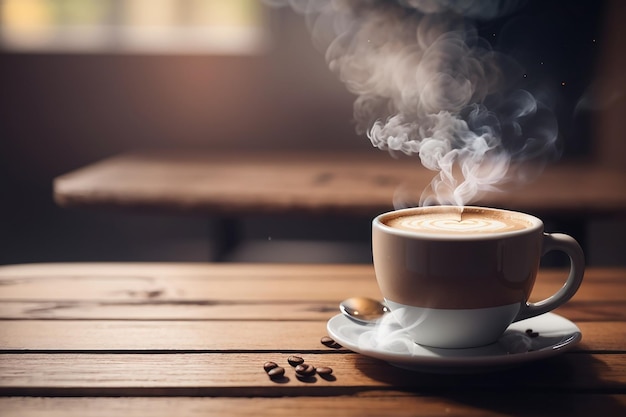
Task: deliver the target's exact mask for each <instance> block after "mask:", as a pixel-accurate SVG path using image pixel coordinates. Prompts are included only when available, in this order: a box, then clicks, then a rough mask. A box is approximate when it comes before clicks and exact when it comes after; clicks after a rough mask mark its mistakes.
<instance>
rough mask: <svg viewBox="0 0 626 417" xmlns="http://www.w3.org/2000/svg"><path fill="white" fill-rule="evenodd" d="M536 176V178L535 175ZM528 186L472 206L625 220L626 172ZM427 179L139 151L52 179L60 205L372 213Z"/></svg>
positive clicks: (550, 174)
mask: <svg viewBox="0 0 626 417" xmlns="http://www.w3.org/2000/svg"><path fill="white" fill-rule="evenodd" d="M540 172H541V174H540V175H538V173H540ZM525 175H526V176H527V177H533V176H536V175H538V177H537V178H536V179H535V180H534V181H530V182H528V183H526V184H520V183H518V184H517V185H515V186H510V187H509V191H508V192H502V193H492V194H488V195H486V196H485V197H484V198H483V199H481V200H480V201H479V202H477V203H478V204H480V205H487V206H494V207H501V208H511V209H515V210H522V211H529V212H533V213H538V214H551V213H558V214H559V215H561V216H562V215H566V214H568V213H569V214H572V215H581V214H584V215H589V214H592V215H593V214H595V215H606V214H622V215H623V214H624V213H626V186H625V184H626V170H623V169H622V170H617V169H610V168H606V167H602V166H598V165H591V164H583V163H579V164H572V163H569V164H559V165H555V166H552V167H549V168H547V169H546V170H545V171H543V172H542V170H539V169H537V168H536V167H530V168H528V169H527V170H526V172H525ZM433 177H434V173H433V171H429V170H427V169H425V168H423V167H422V166H421V165H420V163H419V159H417V158H407V157H405V158H399V159H394V158H392V157H390V156H389V155H388V154H387V153H386V152H382V151H378V150H372V151H371V152H358V153H354V152H352V153H347V152H345V151H343V152H333V153H331V152H309V153H305V152H275V153H269V152H237V153H224V152H210V151H195V152H191V151H143V152H134V153H127V154H122V155H120V156H116V157H112V158H109V159H105V160H103V161H101V162H98V163H95V164H93V165H90V166H87V167H85V168H82V169H79V170H77V171H73V172H70V173H68V174H65V175H62V176H60V177H57V178H56V179H55V181H54V198H55V200H56V201H57V203H58V204H60V205H61V206H65V207H94V208H121V209H137V210H142V209H143V210H151V211H155V210H160V211H169V212H177V213H201V214H206V213H222V214H224V213H225V214H234V213H265V212H295V211H297V212H312V213H320V212H324V213H328V212H334V213H347V214H363V215H367V216H372V215H374V214H377V213H380V212H383V211H388V210H389V209H391V208H393V204H394V203H393V202H394V199H395V201H398V202H400V204H404V205H409V206H412V205H416V204H417V202H419V197H420V195H421V193H422V191H423V190H424V189H425V188H426V187H427V186H428V185H429V184H430V182H431V180H432V178H433Z"/></svg>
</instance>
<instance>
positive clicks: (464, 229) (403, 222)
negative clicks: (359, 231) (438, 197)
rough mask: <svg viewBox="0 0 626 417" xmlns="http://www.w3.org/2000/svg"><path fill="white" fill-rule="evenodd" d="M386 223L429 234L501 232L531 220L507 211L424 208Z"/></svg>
mask: <svg viewBox="0 0 626 417" xmlns="http://www.w3.org/2000/svg"><path fill="white" fill-rule="evenodd" d="M384 223H385V224H386V225H387V226H390V227H393V228H396V229H400V230H406V231H410V232H420V233H432V234H462V235H471V234H482V233H505V232H512V231H516V230H523V229H527V228H529V227H531V226H532V223H531V222H529V221H528V220H526V219H524V218H523V217H521V216H515V215H512V214H510V213H505V212H497V211H482V210H464V211H463V212H462V213H460V212H457V211H447V212H446V211H444V212H424V213H417V214H407V215H398V216H396V217H392V218H389V219H386V220H385V221H384Z"/></svg>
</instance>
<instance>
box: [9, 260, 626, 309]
mask: <svg viewBox="0 0 626 417" xmlns="http://www.w3.org/2000/svg"><path fill="white" fill-rule="evenodd" d="M564 280H565V272H564V271H563V270H552V269H544V270H541V271H540V272H539V276H538V278H537V282H536V285H535V290H534V292H533V297H532V298H533V299H534V300H537V299H540V298H545V297H548V296H549V295H551V294H553V293H554V292H556V291H557V290H558V289H559V288H560V286H562V284H563V282H564ZM294 289H296V290H294ZM354 295H363V296H368V297H374V298H380V297H381V295H380V291H379V290H378V286H377V284H376V278H375V275H374V270H373V267H372V266H371V265H267V264H168V263H163V264H158V263H147V264H133V263H130V264H116V263H111V264H101V263H93V264H92V263H84V264H80V263H79V264H33V265H11V266H2V267H0V301H1V300H24V301H35V300H55V301H72V300H97V301H144V300H145V301H150V302H154V301H158V302H161V301H173V300H181V301H194V302H196V301H202V302H205V303H209V302H212V301H223V300H229V301H234V300H238V301H257V300H272V301H281V302H283V301H291V302H293V301H301V302H312V301H323V302H339V301H340V300H342V299H343V298H346V297H350V296H354ZM573 300H576V301H590V300H595V301H606V302H612V301H626V269H623V268H605V269H598V268H593V269H590V270H589V271H587V274H586V278H585V280H584V281H583V285H582V286H581V289H580V291H579V292H578V293H577V294H576V295H575V296H574V298H573Z"/></svg>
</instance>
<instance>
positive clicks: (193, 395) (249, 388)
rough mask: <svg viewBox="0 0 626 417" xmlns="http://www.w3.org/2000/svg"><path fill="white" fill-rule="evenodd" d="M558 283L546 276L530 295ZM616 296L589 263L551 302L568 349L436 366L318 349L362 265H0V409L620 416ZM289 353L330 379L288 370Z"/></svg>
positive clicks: (357, 287) (621, 323)
mask: <svg viewBox="0 0 626 417" xmlns="http://www.w3.org/2000/svg"><path fill="white" fill-rule="evenodd" d="M563 280H564V271H563V270H549V269H545V270H541V271H540V274H539V277H538V279H537V283H536V288H535V292H534V297H535V298H537V299H539V298H543V297H546V296H548V295H550V294H551V293H553V292H555V291H556V290H557V289H558V288H559V287H560V286H561V285H562V283H563ZM625 290H626V270H624V269H621V268H604V269H596V268H590V269H589V270H588V271H587V273H586V277H585V281H584V283H583V285H582V286H581V288H580V290H579V292H578V293H577V294H576V295H575V297H574V298H573V299H572V300H571V301H570V302H568V303H567V304H566V305H564V306H563V307H561V308H559V309H558V310H557V313H558V314H561V315H563V316H565V317H567V318H569V319H571V320H573V321H574V322H575V323H576V324H577V325H578V326H579V327H580V329H581V331H582V333H583V340H582V342H581V343H580V344H579V345H577V346H576V347H574V349H573V350H571V351H569V352H566V353H564V354H562V355H558V356H555V357H553V358H549V359H545V360H541V361H536V362H531V363H527V364H523V365H522V366H518V367H514V368H512V369H506V370H491V371H492V372H487V373H479V374H458V373H457V374H453V375H445V374H443V375H440V374H429V373H424V372H411V371H406V370H403V369H399V368H396V367H393V366H391V365H389V364H387V363H385V362H382V361H379V360H376V359H373V358H369V357H367V356H364V355H360V354H356V353H353V352H350V351H349V350H347V349H345V348H338V349H337V348H329V347H327V346H324V345H322V344H321V342H320V338H321V337H322V336H324V335H325V334H326V322H327V320H328V319H329V318H330V317H331V316H333V315H334V314H337V312H338V310H337V303H338V301H339V300H341V299H343V298H345V297H347V296H350V295H354V294H356V293H357V292H358V293H360V294H364V295H368V296H372V297H380V294H379V292H378V288H377V286H376V281H375V278H374V273H373V269H372V267H371V266H368V265H269V264H246V265H238V264H88V263H87V264H32V265H13V266H0V414H1V415H2V416H5V415H7V416H14V415H20V416H22V415H23V416H37V415H52V416H54V415H63V416H72V415H78V414H80V415H86V416H90V415H94V416H98V415H105V414H106V415H118V414H119V415H129V416H133V415H138V414H141V415H145V414H154V415H191V416H194V415H199V414H202V415H207V414H215V415H223V414H226V415H234V416H238V415H250V414H254V415H271V416H281V415H294V414H297V415H302V416H317V415H328V414H329V413H332V414H333V415H346V416H355V415H359V416H363V415H366V416H367V415H372V416H378V415H385V414H393V415H411V416H414V415H434V416H439V415H441V416H444V415H445V416H449V415H453V416H455V415H456V416H469V417H478V416H501V415H533V416H534V415H568V416H587V415H594V413H595V414H598V415H607V416H612V415H623V414H625V412H626V320H625V319H626V314H625V313H626V291H625ZM293 354H298V355H301V356H302V357H304V358H305V360H306V361H307V362H308V363H311V364H313V365H316V366H321V365H327V366H331V367H332V368H333V369H334V372H333V377H332V378H330V379H323V378H321V377H319V376H316V377H314V378H311V379H308V380H301V379H299V378H297V377H296V376H295V373H294V370H293V368H292V367H291V366H289V365H288V364H287V357H288V356H289V355H293ZM266 361H276V362H277V363H279V364H280V365H283V366H285V367H286V368H287V374H286V377H285V378H284V379H282V380H279V381H272V380H270V379H269V378H268V377H267V375H266V373H265V371H264V370H263V368H262V365H263V363H265V362H266ZM68 397H74V398H68ZM112 397H115V398H112Z"/></svg>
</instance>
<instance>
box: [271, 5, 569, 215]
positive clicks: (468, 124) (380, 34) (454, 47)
mask: <svg viewBox="0 0 626 417" xmlns="http://www.w3.org/2000/svg"><path fill="white" fill-rule="evenodd" d="M266 3H269V4H286V3H288V4H290V5H291V6H292V7H293V9H294V10H295V11H296V12H299V13H302V14H303V15H304V16H305V20H306V23H307V25H308V27H309V30H310V31H311V33H312V35H313V41H314V44H315V45H316V46H317V47H318V48H320V49H322V50H323V51H325V56H326V60H327V62H328V65H329V67H330V69H331V70H332V71H333V72H335V73H336V74H337V75H338V76H339V78H340V80H341V81H343V82H344V83H345V85H346V87H347V89H348V90H349V91H350V92H351V93H354V94H355V95H356V96H357V97H356V100H355V102H354V118H355V121H356V127H357V131H358V132H359V133H361V134H365V135H366V136H367V137H368V138H369V140H370V141H371V143H372V145H373V146H374V147H376V148H378V149H381V150H385V151H388V152H390V153H391V154H392V155H394V156H401V155H409V156H415V157H418V158H419V160H420V162H421V164H422V165H423V166H424V167H426V168H427V169H429V170H432V171H434V172H435V176H434V178H433V180H432V182H431V184H430V186H429V187H428V188H427V189H426V190H424V191H423V193H422V194H421V197H420V201H419V204H420V205H437V204H455V205H461V206H462V205H466V204H468V203H470V202H473V201H476V200H477V199H479V198H480V197H481V196H483V195H484V193H486V192H494V191H499V190H501V188H502V186H503V185H505V184H507V183H510V182H513V181H517V180H520V179H528V172H533V171H534V173H535V175H536V173H537V172H539V171H540V170H538V168H541V167H542V166H543V164H544V163H545V162H546V161H547V160H548V159H550V158H551V157H554V156H556V155H557V154H558V152H557V149H556V141H557V130H558V129H557V125H556V119H555V118H554V116H553V114H552V112H550V111H549V109H547V108H546V107H545V106H543V105H542V103H541V102H540V101H538V100H537V99H536V98H535V97H533V95H532V94H531V93H529V92H528V91H525V90H523V89H520V88H519V85H518V84H519V82H516V80H518V81H520V80H522V79H523V78H522V73H523V71H522V70H521V69H520V68H519V67H518V66H517V64H516V63H515V62H513V61H512V60H511V59H509V58H507V57H506V56H505V55H503V54H501V53H498V52H496V51H494V50H493V49H492V48H491V47H490V45H489V44H488V43H487V42H486V41H485V40H484V39H481V38H480V37H479V36H478V33H477V30H476V27H475V26H474V25H473V24H472V20H470V19H490V18H494V17H499V16H502V15H505V14H507V13H509V12H511V11H512V10H513V9H514V8H515V7H517V5H518V4H517V2H515V1H481V2H470V1H462V0H440V1H437V0H403V1H397V2H393V1H376V0H363V1H357V0H311V1H309V0H289V1H287V0H271V1H266ZM528 162H534V163H535V164H534V165H533V169H532V170H530V171H523V170H520V169H518V167H520V166H522V165H523V164H525V163H528ZM407 204H408V202H407V201H400V202H398V204H396V205H397V206H402V205H407Z"/></svg>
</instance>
